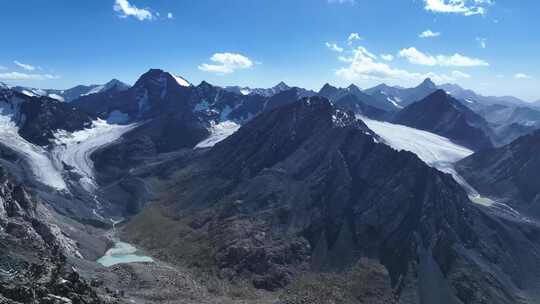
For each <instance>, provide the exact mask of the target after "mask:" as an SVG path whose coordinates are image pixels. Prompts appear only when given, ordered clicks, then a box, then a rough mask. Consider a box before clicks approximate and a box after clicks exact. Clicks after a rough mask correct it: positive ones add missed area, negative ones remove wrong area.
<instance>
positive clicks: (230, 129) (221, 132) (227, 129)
mask: <svg viewBox="0 0 540 304" xmlns="http://www.w3.org/2000/svg"><path fill="white" fill-rule="evenodd" d="M238 129H240V125H239V124H237V123H235V122H233V121H230V120H227V121H224V122H221V123H219V124H217V125H213V126H212V127H211V128H210V137H208V138H207V139H205V140H203V141H201V142H200V143H198V144H197V145H196V146H195V148H196V149H197V148H209V147H213V146H214V145H215V144H217V143H218V142H220V141H222V140H224V139H225V138H227V137H229V136H231V135H232V134H233V133H234V132H236V131H238Z"/></svg>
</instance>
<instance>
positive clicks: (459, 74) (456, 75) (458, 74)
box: [452, 71, 471, 79]
mask: <svg viewBox="0 0 540 304" xmlns="http://www.w3.org/2000/svg"><path fill="white" fill-rule="evenodd" d="M452 77H454V78H456V79H457V78H471V75H469V74H467V73H463V72H461V71H453V72H452Z"/></svg>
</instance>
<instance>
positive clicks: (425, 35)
mask: <svg viewBox="0 0 540 304" xmlns="http://www.w3.org/2000/svg"><path fill="white" fill-rule="evenodd" d="M440 35H441V33H440V32H433V31H431V30H425V31H423V32H422V33H420V35H418V37H420V38H433V37H439V36H440Z"/></svg>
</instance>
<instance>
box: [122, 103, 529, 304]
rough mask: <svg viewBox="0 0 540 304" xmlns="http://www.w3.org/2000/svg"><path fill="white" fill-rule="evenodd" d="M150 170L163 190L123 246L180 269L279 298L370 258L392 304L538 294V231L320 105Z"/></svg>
mask: <svg viewBox="0 0 540 304" xmlns="http://www.w3.org/2000/svg"><path fill="white" fill-rule="evenodd" d="M188 159H189V158H188ZM159 168H160V169H157V170H159V172H160V174H159V176H160V178H161V179H162V182H161V186H159V187H158V188H156V189H166V191H163V190H161V191H158V193H160V194H161V195H159V196H158V197H159V199H158V202H157V203H156V204H155V205H153V206H152V207H150V208H148V209H147V210H145V211H143V212H142V213H141V214H140V215H138V216H137V217H136V218H135V219H134V220H133V221H132V223H131V224H130V225H128V227H127V234H126V235H127V236H128V237H129V238H131V239H132V240H134V241H136V242H139V243H140V244H142V245H143V246H144V247H146V248H148V249H150V250H152V251H153V252H156V253H158V252H159V254H160V255H161V256H162V257H164V258H165V259H168V260H171V261H173V262H175V263H182V264H184V265H185V264H187V265H190V266H192V267H194V268H210V269H213V270H212V271H217V273H218V274H217V275H218V276H220V277H224V278H228V279H229V280H232V281H241V282H245V281H247V282H250V284H252V285H253V286H255V287H256V288H261V289H266V290H277V289H281V288H284V287H285V286H288V285H289V284H291V283H293V282H297V280H298V278H299V277H301V274H305V273H316V272H326V271H348V270H350V269H351V267H353V266H354V265H357V264H358V261H359V260H360V259H361V258H362V257H370V258H373V259H375V260H379V261H380V262H381V263H382V265H384V267H385V269H386V270H387V271H388V279H389V284H390V286H391V289H392V290H393V291H392V294H393V295H394V296H395V297H397V298H398V299H399V301H400V302H401V303H481V302H483V301H485V302H486V303H487V302H489V303H516V302H519V301H520V300H521V298H520V297H522V296H523V297H524V298H523V299H525V300H526V299H531V296H532V295H534V294H538V292H539V288H538V287H535V286H534V285H535V283H534V282H535V280H537V279H538V278H539V277H540V276H539V275H540V271H539V270H540V268H539V266H538V265H535V264H534V263H533V262H532V261H534V260H535V259H538V257H539V256H538V254H536V253H535V251H534V250H530V249H532V248H538V246H539V243H538V239H535V238H530V237H529V236H531V235H534V234H536V233H538V232H539V230H538V228H537V227H534V226H527V227H526V228H524V229H525V230H527V232H525V231H524V230H523V231H522V230H520V229H521V228H518V227H519V226H518V225H517V224H516V223H512V222H506V221H504V220H501V219H498V218H496V217H494V216H492V215H490V214H488V213H485V211H483V210H480V209H478V208H477V207H475V206H474V205H473V204H472V203H471V202H470V201H469V199H468V198H467V195H466V194H465V192H464V191H463V189H462V188H461V187H460V186H459V185H458V184H457V183H456V182H455V181H454V180H453V179H452V177H451V176H449V175H446V174H443V173H441V172H439V171H437V170H435V169H433V168H430V167H428V166H427V165H426V164H424V163H423V162H422V161H420V159H418V157H416V156H415V155H414V154H412V153H408V152H397V151H395V150H393V149H391V148H389V147H388V146H386V145H384V144H380V143H378V139H377V136H376V135H375V134H373V132H371V131H370V130H369V129H368V128H367V127H366V126H365V125H364V124H363V123H362V122H361V121H359V120H356V119H355V118H354V116H353V115H352V114H348V113H345V112H341V111H339V110H335V109H334V108H333V107H332V106H331V105H330V103H329V102H328V101H327V100H325V99H320V98H310V99H303V100H301V101H299V102H296V103H293V104H289V105H286V106H283V107H280V108H277V109H274V110H271V111H268V112H266V113H263V114H261V115H259V116H257V117H256V118H255V119H253V120H252V121H250V122H249V123H247V124H246V125H245V126H244V127H242V128H241V129H240V130H239V131H238V132H237V133H235V134H234V135H232V136H231V137H229V138H228V139H227V140H225V141H223V142H222V143H218V144H217V145H216V146H215V147H214V148H213V149H211V150H210V151H209V152H207V153H203V154H202V155H200V154H199V155H197V156H194V157H193V158H191V159H190V160H184V161H176V162H171V163H167V164H163V165H162V166H161V167H159ZM147 174H149V172H146V173H145V175H147ZM158 184H159V183H158ZM156 210H158V211H156ZM156 214H160V215H159V216H158V215H156ZM165 219H166V220H165ZM165 222H166V223H168V224H166V225H165V224H163V223H165ZM173 223H174V224H173ZM145 227H146V228H145ZM148 227H153V229H152V231H150V229H148ZM166 227H168V228H166ZM173 227H174V228H173ZM531 233H532V234H531ZM158 235H159V238H160V239H163V240H164V241H163V242H161V241H158V242H156V241H155V240H156V237H157V236H158ZM495 235H498V236H500V237H501V239H500V241H501V242H502V243H501V242H497V241H494V240H493V238H494V237H495ZM510 235H513V236H512V239H514V241H512V242H513V243H512V245H509V244H508V243H507V241H509V239H510V237H509V236H510ZM507 236H508V238H507ZM495 238H497V237H495ZM503 239H504V240H503ZM516 241H517V242H518V243H519V245H518V243H515V242H516ZM503 244H506V245H503ZM524 248H527V250H523V249H524ZM515 255H518V256H520V260H519V261H518V262H517V264H516V262H515V261H514V258H515ZM495 265H499V266H495ZM499 267H500V268H499ZM494 269H501V270H500V271H499V270H497V271H495V270H494ZM518 269H522V270H524V269H527V270H526V271H525V272H526V273H527V275H526V276H522V274H519V275H518V272H519V270H518ZM389 288H390V287H389ZM355 301H361V300H360V299H357V300H355ZM285 303H287V302H285ZM352 303H356V302H352ZM358 303H361V302H358Z"/></svg>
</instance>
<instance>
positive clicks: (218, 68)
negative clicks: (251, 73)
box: [198, 53, 253, 74]
mask: <svg viewBox="0 0 540 304" xmlns="http://www.w3.org/2000/svg"><path fill="white" fill-rule="evenodd" d="M210 60H211V61H212V62H214V63H215V64H208V63H203V64H201V65H199V67H198V68H199V70H201V71H205V72H213V73H219V74H230V73H233V72H234V71H236V70H240V69H248V68H250V67H252V66H253V62H252V61H251V60H250V59H249V58H248V57H246V56H244V55H241V54H235V53H216V54H214V55H213V56H212V57H210Z"/></svg>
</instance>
